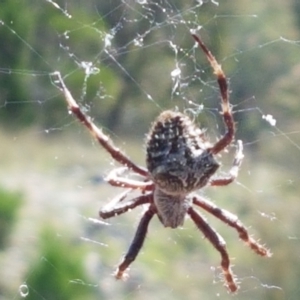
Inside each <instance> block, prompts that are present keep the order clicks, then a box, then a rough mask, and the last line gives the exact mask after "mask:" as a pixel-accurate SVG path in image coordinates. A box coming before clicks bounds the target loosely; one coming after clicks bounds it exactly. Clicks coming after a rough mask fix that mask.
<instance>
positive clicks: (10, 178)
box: [0, 0, 300, 300]
mask: <svg viewBox="0 0 300 300" xmlns="http://www.w3.org/2000/svg"><path fill="white" fill-rule="evenodd" d="M191 29H192V30H196V32H197V33H198V34H201V37H202V39H203V40H204V41H205V43H206V44H207V46H208V47H209V49H211V51H212V52H213V53H214V55H215V56H216V57H217V59H218V61H219V62H220V63H221V64H222V67H223V70H224V71H225V73H226V75H227V77H228V82H229V85H230V97H231V103H232V105H233V110H234V117H235V120H236V122H237V139H242V140H243V142H244V152H245V160H244V162H243V165H242V168H241V171H240V175H239V177H238V179H237V181H236V182H235V183H233V184H231V185H230V186H227V187H218V188H209V187H208V188H205V189H204V190H201V191H199V193H200V194H201V195H203V196H204V197H206V198H208V199H210V200H212V201H213V202H215V203H216V204H217V205H219V206H220V207H223V208H226V209H227V210H229V211H231V212H232V213H234V214H236V215H238V216H239V218H240V220H241V221H242V222H243V223H244V224H245V226H246V227H247V228H248V230H249V233H250V234H251V235H252V234H253V236H254V237H255V238H256V239H258V240H260V242H261V243H263V244H266V245H267V247H268V248H270V249H271V251H272V253H273V256H272V257H271V258H262V257H258V256H257V255H256V254H254V253H253V252H252V251H251V250H250V249H248V248H247V246H246V245H244V244H243V243H242V242H241V241H240V240H239V239H238V236H237V234H236V232H235V231H234V230H232V229H231V228H229V227H227V226H226V225H225V224H223V223H222V222H220V221H218V220H216V219H214V218H213V217H212V216H209V215H206V217H207V219H208V221H209V223H210V224H211V225H212V226H213V227H214V228H215V229H216V230H217V231H218V232H219V233H220V234H221V235H222V236H223V237H224V238H225V240H226V242H227V249H228V252H229V254H230V257H231V260H232V264H233V265H234V267H233V271H234V273H235V274H236V276H237V278H238V281H239V284H240V290H239V292H238V294H237V295H234V296H232V295H230V294H228V292H227V291H226V289H225V287H224V286H223V281H222V272H221V269H220V267H219V264H220V257H219V254H218V253H217V252H216V251H215V249H214V248H213V247H212V246H211V245H210V243H209V242H208V241H206V240H205V239H203V235H202V234H201V233H200V232H199V231H198V230H197V228H196V227H195V225H194V224H193V223H192V222H191V221H190V220H189V219H187V220H186V222H185V224H184V226H183V227H182V228H179V229H176V230H172V229H169V228H163V226H162V225H161V224H160V223H159V221H158V220H157V218H154V219H153V220H152V222H151V224H150V227H149V233H148V238H147V239H146V242H145V245H144V247H143V249H142V251H141V253H140V254H139V256H138V258H137V260H136V261H135V262H134V263H133V264H132V267H131V270H130V278H129V279H128V280H127V281H126V282H119V281H116V280H115V279H114V278H113V276H112V273H113V271H114V269H115V267H116V266H117V264H118V262H119V261H120V260H121V258H122V255H124V253H125V252H126V250H127V249H128V246H129V244H130V241H131V239H132V237H133V235H134V233H135V230H136V227H137V224H138V222H139V219H140V217H141V215H142V212H143V208H142V209H138V208H137V209H135V210H133V211H132V212H128V213H127V214H124V215H122V216H119V217H116V218H112V219H109V220H106V221H105V222H103V221H102V220H100V219H99V218H98V211H99V209H100V208H101V207H102V206H103V205H105V204H106V203H107V202H108V201H109V200H111V199H112V198H113V197H114V196H116V195H118V194H119V193H121V192H122V191H123V190H122V189H120V188H113V187H110V186H109V185H108V184H107V183H105V181H104V178H105V175H106V174H108V172H109V171H110V170H112V169H113V168H114V167H117V164H116V163H115V162H114V161H113V160H112V158H111V157H110V156H109V155H108V154H107V153H105V151H104V150H103V149H101V147H99V145H98V144H97V143H96V142H95V141H94V140H93V139H92V137H91V136H90V135H89V133H88V132H87V130H86V128H84V127H83V126H82V125H81V124H79V123H78V122H77V120H75V119H74V117H73V116H72V115H70V114H69V113H68V110H67V107H66V103H65V100H64V98H63V96H62V94H61V92H60V90H59V89H58V88H57V86H56V85H55V79H54V78H53V76H52V73H53V72H54V71H59V72H60V73H61V74H62V76H63V77H64V80H65V82H66V85H67V86H68V88H69V89H70V91H71V93H72V94H73V96H74V98H75V99H76V100H77V101H78V102H79V103H80V105H81V106H82V108H83V110H84V111H85V112H86V113H87V114H89V115H90V116H91V117H92V118H93V119H94V121H95V122H96V123H97V124H98V125H99V126H100V127H102V128H103V129H104V131H105V132H106V133H107V134H109V135H110V136H111V138H112V139H113V140H114V142H115V143H116V145H118V146H119V147H120V148H122V149H123V150H124V151H126V153H127V154H128V155H129V156H130V157H131V158H132V159H133V160H134V161H135V162H136V163H138V164H140V165H143V166H144V165H145V162H144V157H145V153H144V152H145V151H144V139H145V135H146V133H147V131H148V128H149V127H150V125H151V122H153V120H154V118H155V117H156V116H157V115H158V114H159V113H160V112H161V111H163V110H165V109H178V110H180V111H183V112H185V113H187V114H188V115H189V116H190V117H191V118H193V119H194V120H195V122H196V123H197V124H199V125H201V127H203V128H206V132H207V135H208V136H209V138H210V140H211V141H212V142H214V141H216V139H218V137H220V136H221V135H222V134H223V133H224V126H223V123H222V118H221V116H220V114H219V110H220V103H219V102H220V99H219V90H218V86H217V83H216V79H215V77H214V75H213V72H212V70H211V68H210V66H209V64H208V63H207V61H206V59H205V57H204V55H203V53H202V52H201V51H200V50H199V49H198V48H197V47H195V44H194V41H193V39H192V38H191V36H190V30H191ZM0 39H1V50H0V126H1V131H0V153H1V155H0V166H1V167H0V265H1V268H0V299H1V300H2V299H3V300H4V299H5V300H7V299H23V298H24V299H43V300H45V299H46V300H50V299H63V300H66V299H78V300H79V299H144V300H147V299H153V298H155V299H191V300H192V299H232V298H233V297H234V298H235V299H272V300H273V299H275V300H279V299H299V295H300V287H299V282H300V248H299V247H300V241H299V238H300V237H299V230H298V228H299V227H298V226H299V225H300V224H299V223H300V221H299V220H300V209H299V194H300V176H299V158H300V132H299V116H300V103H299V94H300V85H299V82H300V2H299V1H297V0H286V1H281V0H273V1H272V2H270V1H269V2H268V1H250V0H240V1H229V0H223V1H219V2H217V1H183V0H178V1H165V0H161V1H117V0H110V1H97V0H93V1H79V0H62V1H56V2H54V1H51V0H42V1H41V0H30V1H19V0H9V1H8V0H4V1H2V2H1V9H0ZM234 149H235V148H234V147H229V149H228V151H227V152H226V153H224V154H223V155H222V157H220V158H219V160H220V161H222V168H221V170H220V173H221V174H222V173H226V171H227V170H228V169H229V168H230V165H231V161H232V157H233V155H234ZM204 214H205V213H204Z"/></svg>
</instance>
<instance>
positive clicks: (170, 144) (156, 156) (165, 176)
mask: <svg viewBox="0 0 300 300" xmlns="http://www.w3.org/2000/svg"><path fill="white" fill-rule="evenodd" d="M210 146H211V145H210V144H209V143H208V142H207V141H206V140H205V139H204V135H203V133H202V131H201V130H200V129H199V128H197V127H196V126H195V125H194V123H193V122H192V121H191V120H190V118H189V117H187V116H186V115H184V114H182V113H179V112H173V111H165V112H163V113H162V114H161V115H160V116H159V117H158V118H157V119H156V121H155V122H154V123H153V126H152V128H151V129H150V132H149V134H148V136H147V139H146V153H147V156H146V163H147V169H148V171H149V173H150V176H151V179H152V180H153V182H154V183H155V185H156V186H157V187H158V188H160V189H161V190H162V191H163V192H165V193H166V194H168V195H184V194H188V193H190V192H192V191H194V190H198V189H200V188H202V187H203V186H204V185H206V184H207V182H208V180H209V178H210V177H211V176H212V175H213V174H214V173H215V172H216V171H217V169H218V167H219V163H218V162H217V161H216V160H215V158H214V156H213V154H212V153H211V152H210V150H209V148H210Z"/></svg>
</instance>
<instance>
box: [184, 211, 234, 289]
mask: <svg viewBox="0 0 300 300" xmlns="http://www.w3.org/2000/svg"><path fill="white" fill-rule="evenodd" d="M187 213H188V214H189V215H190V217H191V218H192V220H193V221H194V222H195V224H196V225H197V227H198V228H199V229H200V231H202V232H203V234H204V236H205V237H206V238H207V239H208V240H209V241H210V242H211V243H212V245H213V246H214V247H215V248H216V250H218V251H219V252H220V254H221V267H222V270H223V273H224V277H225V281H226V285H227V287H228V289H229V290H230V291H231V292H232V293H233V292H236V291H237V289H238V286H237V283H236V282H235V280H234V275H233V273H232V271H231V267H230V260H229V256H228V253H227V250H226V243H225V241H224V239H223V238H222V237H221V236H220V235H219V234H218V233H217V232H216V231H215V230H214V229H213V228H211V227H210V226H209V224H208V223H207V222H206V221H205V220H204V218H203V217H202V216H201V215H200V214H199V213H198V212H196V211H195V210H194V209H193V208H192V207H190V208H189V209H188V211H187Z"/></svg>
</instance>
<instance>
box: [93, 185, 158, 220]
mask: <svg viewBox="0 0 300 300" xmlns="http://www.w3.org/2000/svg"><path fill="white" fill-rule="evenodd" d="M130 191H131V190H129V191H125V192H124V193H122V194H121V195H119V196H117V197H115V198H114V199H113V200H112V201H111V202H109V203H108V204H107V205H106V206H105V207H103V208H102V209H101V210H100V212H99V215H100V217H101V218H102V219H108V218H111V217H114V216H117V215H121V214H123V213H125V212H127V211H128V210H130V209H133V208H135V207H137V206H139V205H142V204H147V203H151V202H152V201H153V194H152V193H149V194H146V195H141V196H139V197H137V198H133V199H131V200H128V201H126V202H124V203H123V202H122V201H123V200H124V199H125V198H126V196H127V194H128V193H129V192H130ZM120 202H122V203H121V204H120Z"/></svg>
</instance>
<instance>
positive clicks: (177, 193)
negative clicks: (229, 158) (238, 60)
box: [54, 33, 271, 292]
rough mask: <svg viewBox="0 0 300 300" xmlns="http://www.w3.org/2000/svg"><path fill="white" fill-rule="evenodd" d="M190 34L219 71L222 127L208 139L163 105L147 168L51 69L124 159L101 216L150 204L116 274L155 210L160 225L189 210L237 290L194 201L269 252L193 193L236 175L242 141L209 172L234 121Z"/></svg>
mask: <svg viewBox="0 0 300 300" xmlns="http://www.w3.org/2000/svg"><path fill="white" fill-rule="evenodd" d="M191 35H192V37H193V38H194V40H195V42H196V44H197V45H198V46H199V47H200V48H201V49H202V51H203V52H204V54H205V56H206V57H207V59H208V61H209V63H210V65H211V67H212V69H213V71H214V73H215V75H216V77H217V81H218V85H219V89H220V94H221V107H222V112H221V113H222V116H223V120H224V123H225V126H226V133H225V134H224V135H223V136H222V137H221V138H220V139H219V140H218V141H217V142H216V143H215V144H213V145H212V144H210V143H209V142H208V141H207V139H206V138H205V135H204V131H203V130H201V129H200V128H198V127H197V126H196V125H195V124H194V122H193V121H192V120H191V119H190V118H189V117H188V116H187V115H185V114H183V113H180V112H175V111H171V110H168V111H163V112H162V113H161V114H160V115H159V116H158V118H157V119H156V120H155V121H154V123H153V124H152V127H151V128H150V131H149V133H148V135H147V137H146V165H147V169H145V168H143V167H141V166H138V165H136V164H135V163H134V162H133V161H132V160H131V159H130V158H129V157H128V156H127V155H126V154H125V153H124V152H122V151H121V150H120V149H119V148H117V147H116V146H115V145H114V143H113V142H112V140H111V139H110V138H109V137H108V136H107V135H105V134H104V133H103V131H102V130H101V129H100V128H98V127H97V126H96V125H95V124H94V123H93V121H92V120H91V118H90V117H88V116H87V115H86V114H85V113H84V112H83V111H82V110H81V108H80V106H79V105H78V104H77V102H76V101H75V100H74V98H73V97H72V95H71V93H70V91H69V90H68V89H67V87H66V85H65V83H64V81H63V79H62V77H61V75H60V73H59V72H55V73H54V75H56V77H57V83H58V85H59V88H60V89H61V90H62V92H63V94H64V97H65V100H66V101H67V104H68V107H69V110H70V111H71V112H72V114H74V116H75V117H76V118H77V119H78V120H79V121H80V122H81V123H82V124H83V125H85V126H86V127H87V128H88V129H89V131H90V133H91V134H92V135H93V136H94V138H95V139H96V140H97V141H98V142H99V144H100V145H101V146H102V147H103V148H104V149H106V151H107V152H108V153H109V154H110V155H111V156H112V158H113V159H114V160H116V161H117V162H118V163H119V164H121V165H123V167H121V168H116V169H114V170H112V171H111V172H110V173H109V175H108V176H107V178H106V180H107V182H108V183H109V184H111V185H112V186H115V187H122V188H126V191H125V192H123V193H122V194H120V195H119V196H117V197H115V198H114V199H113V200H112V201H111V202H110V203H108V204H107V205H106V206H105V207H104V208H102V209H101V210H100V212H99V214H100V217H101V218H103V219H107V218H111V217H114V216H117V215H120V214H123V213H125V212H127V211H128V210H131V209H134V208H135V207H137V206H140V205H143V204H147V205H148V206H147V209H146V211H145V212H144V214H143V216H142V217H141V220H140V222H139V225H138V228H137V230H136V233H135V236H134V238H133V240H132V242H131V244H130V247H129V250H128V252H127V253H126V255H125V256H124V258H123V259H122V261H121V263H120V264H119V266H118V268H117V270H116V272H115V277H116V278H117V279H125V278H126V277H127V276H128V275H127V273H126V270H127V269H129V265H130V264H131V263H132V262H133V261H134V260H135V258H136V257H137V255H138V253H139V251H140V249H141V248H142V246H143V243H144V240H145V237H146V234H147V230H148V225H149V223H150V221H151V219H152V218H153V216H154V215H157V217H158V219H159V220H160V222H161V223H162V225H163V226H165V227H171V228H177V227H179V226H182V225H183V222H184V219H185V216H186V215H188V216H189V217H190V218H191V219H192V220H193V221H194V223H195V224H196V226H197V227H198V229H199V230H200V231H201V232H202V233H203V235H204V236H205V238H207V239H208V240H209V241H210V243H211V244H212V245H213V247H214V248H215V249H216V250H217V251H218V252H219V253H220V256H221V268H222V271H223V276H224V282H225V285H226V286H227V288H228V290H229V291H230V292H235V291H237V289H238V283H237V281H236V278H235V276H234V275H233V273H232V270H231V266H230V259H229V256H228V252H227V250H226V243H225V241H224V239H223V238H222V237H221V236H220V235H219V234H218V233H217V232H216V231H215V230H214V229H213V228H212V227H211V226H210V225H209V223H208V222H207V221H206V219H205V218H204V217H203V216H202V215H201V214H200V213H199V212H198V211H197V210H195V209H194V207H193V206H194V205H196V206H199V207H200V208H202V209H204V210H205V211H206V212H208V213H210V214H212V215H214V216H215V217H216V218H218V219H220V220H221V221H223V222H224V223H225V224H227V225H229V226H231V227H232V228H234V229H235V230H236V231H237V233H238V235H239V237H240V239H241V240H243V241H244V242H245V243H246V244H247V245H248V246H249V247H250V248H251V249H252V250H253V251H254V252H256V253H257V254H259V255H261V256H271V253H270V251H269V250H268V249H266V248H265V247H264V246H263V245H261V244H260V243H258V242H257V241H255V240H254V239H253V238H252V237H251V236H249V234H248V232H247V229H246V228H245V226H244V225H243V224H242V223H241V221H240V220H239V219H238V217H237V216H235V215H233V214H232V213H230V212H229V211H227V210H225V209H221V208H219V207H218V206H216V205H215V204H214V203H212V202H211V201H209V200H207V199H204V198H202V197H200V196H199V195H198V194H196V193H194V192H195V191H197V190H199V189H201V188H203V187H204V186H206V185H208V186H225V185H228V184H230V183H232V182H233V181H234V180H235V179H236V177H237V176H238V171H239V167H240V165H241V163H242V159H243V144H242V142H241V141H237V147H236V149H237V150H236V153H235V157H234V160H233V165H232V167H231V169H230V171H229V173H228V175H227V176H225V177H217V176H213V175H214V174H215V173H216V171H217V170H218V168H219V166H220V164H219V163H218V161H217V160H216V157H215V156H216V155H217V154H218V153H220V152H221V151H223V150H224V149H225V148H226V147H227V146H229V145H230V144H231V143H232V141H233V140H234V137H235V122H234V119H233V115H232V110H231V106H230V103H229V96H228V86H227V79H226V76H225V74H224V72H223V71H222V68H221V66H220V65H219V63H218V62H217V60H216V59H215V57H214V56H213V55H212V53H211V52H210V50H209V49H208V48H207V47H206V46H205V44H204V43H203V42H202V40H201V39H200V37H199V36H197V35H195V34H193V33H192V34H191ZM128 170H129V171H131V172H133V173H134V174H137V175H139V176H140V177H142V179H141V180H138V179H130V178H127V177H124V176H123V177H122V174H123V173H124V171H128ZM133 190H140V192H141V195H140V196H138V197H136V198H133V199H129V200H128V199H126V197H127V196H128V194H129V193H130V192H131V191H133ZM125 199H126V200H125ZM124 200H125V201H124Z"/></svg>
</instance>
